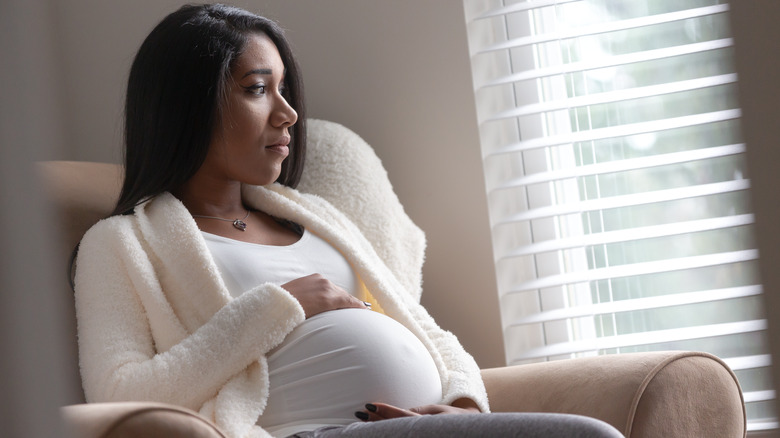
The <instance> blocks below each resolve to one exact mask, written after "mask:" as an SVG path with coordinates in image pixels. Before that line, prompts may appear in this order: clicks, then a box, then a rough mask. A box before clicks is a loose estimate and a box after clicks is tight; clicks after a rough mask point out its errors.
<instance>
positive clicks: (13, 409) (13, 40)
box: [0, 0, 75, 438]
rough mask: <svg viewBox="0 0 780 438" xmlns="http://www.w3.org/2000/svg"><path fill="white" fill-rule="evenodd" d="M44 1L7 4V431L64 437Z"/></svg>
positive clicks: (1, 71)
mask: <svg viewBox="0 0 780 438" xmlns="http://www.w3.org/2000/svg"><path fill="white" fill-rule="evenodd" d="M49 6H50V5H49V3H48V2H47V1H45V0H3V1H2V2H0V59H2V62H0V102H2V106H0V200H2V202H1V203H0V248H2V256H1V260H2V261H0V425H2V426H0V427H1V428H2V431H0V435H2V436H3V437H6V438H23V437H24V438H27V437H32V438H38V437H40V438H46V437H54V436H56V437H65V436H66V434H65V433H64V431H63V430H62V427H61V426H60V424H59V416H58V409H59V406H61V405H63V404H64V403H67V402H68V401H69V400H72V399H73V394H72V392H71V391H72V389H73V387H74V386H75V385H71V384H70V383H69V382H68V381H67V379H66V377H65V376H68V375H70V374H69V373H72V372H73V371H74V370H72V369H71V365H72V363H73V362H72V361H71V360H69V357H68V353H67V350H66V348H64V347H63V345H65V343H64V342H62V339H60V338H59V335H60V334H61V333H63V329H64V328H65V327H67V325H66V322H65V318H64V313H63V309H64V308H66V304H65V303H67V301H66V300H65V299H64V298H65V297H64V295H62V294H61V292H62V289H63V288H62V287H58V286H57V283H58V282H60V284H64V280H65V275H64V270H60V269H55V266H60V265H59V264H55V262H54V257H53V255H54V254H57V253H59V251H57V248H54V245H52V242H56V241H57V236H56V227H55V223H54V219H53V218H52V215H51V212H50V211H49V210H48V209H47V208H46V204H45V202H44V200H43V197H42V196H41V192H40V191H39V190H38V184H37V180H36V178H35V174H34V168H33V163H34V161H36V160H40V159H44V158H46V157H48V156H51V155H52V154H57V153H59V151H60V149H59V147H60V142H59V140H60V138H61V135H62V131H61V129H60V128H61V126H62V124H61V117H60V114H61V113H60V108H59V105H58V104H59V102H60V99H59V93H58V87H57V86H56V84H57V82H58V77H57V74H56V72H57V70H58V65H59V63H58V62H57V56H56V54H57V50H56V48H55V45H54V44H53V43H54V41H55V39H54V38H53V35H52V33H51V32H50V29H51V25H52V23H53V21H54V19H53V15H52V13H51V12H52V11H51V8H50V7H49Z"/></svg>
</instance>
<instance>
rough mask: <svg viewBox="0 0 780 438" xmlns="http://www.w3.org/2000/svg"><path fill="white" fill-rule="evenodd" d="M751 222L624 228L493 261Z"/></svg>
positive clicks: (746, 218)
mask: <svg viewBox="0 0 780 438" xmlns="http://www.w3.org/2000/svg"><path fill="white" fill-rule="evenodd" d="M754 221H755V218H754V216H753V215H752V214H741V215H734V216H723V217H715V218H708V219H700V220H695V221H685V222H675V223H669V224H661V225H652V226H648V227H634V228H625V229H621V230H615V231H606V232H602V233H592V234H585V235H581V236H574V237H567V238H559V239H552V240H544V241H541V242H534V243H531V244H528V245H522V246H520V247H518V248H516V249H514V250H512V251H509V252H507V253H505V254H503V255H500V256H498V257H497V258H496V261H502V260H506V259H509V258H513V257H522V256H530V255H535V254H542V253H545V252H551V251H561V250H565V249H572V248H587V247H589V246H594V245H606V244H610V243H619V242H633V241H637V240H644V239H654V238H659V237H669V236H677V235H681V234H690V233H699V232H702V231H712V230H721V229H726V228H733V227H741V226H745V225H751V224H753V222H754Z"/></svg>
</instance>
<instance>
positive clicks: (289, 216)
mask: <svg viewBox="0 0 780 438" xmlns="http://www.w3.org/2000/svg"><path fill="white" fill-rule="evenodd" d="M242 199H243V201H244V202H245V203H246V204H247V206H249V207H250V208H253V209H256V210H261V211H263V212H265V213H268V214H270V215H272V216H275V217H278V218H280V219H286V220H291V221H293V222H296V223H298V224H301V225H303V226H304V227H306V228H308V229H309V230H311V231H312V232H314V233H315V234H317V235H318V236H320V237H321V238H323V239H324V240H326V241H328V242H329V243H330V244H331V245H333V246H334V247H335V248H336V249H337V250H339V251H340V252H341V253H342V254H343V255H344V256H345V257H346V258H347V260H348V261H349V262H350V264H351V265H352V267H353V269H355V272H356V273H357V274H358V276H359V277H361V280H362V281H364V282H365V283H366V286H368V288H369V289H370V290H372V293H374V294H375V298H376V299H377V300H379V301H381V302H382V306H383V307H384V309H385V311H386V312H387V313H388V314H393V313H396V311H398V312H403V311H402V310H401V308H402V307H403V305H402V304H401V303H399V302H397V298H395V299H394V298H391V297H389V296H387V294H385V293H383V291H385V290H388V289H391V290H396V291H398V290H399V289H398V288H402V286H401V285H400V283H398V282H397V279H396V278H395V276H394V275H393V274H392V273H391V272H390V270H389V269H387V267H386V266H385V264H384V263H383V262H382V260H381V259H380V258H379V256H378V255H377V254H376V252H375V251H374V248H373V247H372V246H371V244H370V243H369V242H368V241H367V240H366V239H365V238H364V237H363V235H362V234H361V233H360V232H359V230H357V228H356V227H354V226H353V225H352V223H351V222H350V221H349V220H348V219H347V218H346V217H345V216H344V215H343V214H341V213H340V212H339V211H338V210H336V209H335V208H333V207H332V206H331V205H330V204H329V203H328V202H327V201H325V200H324V199H322V198H320V197H318V196H316V195H308V194H303V193H301V192H298V191H296V190H294V189H292V188H289V187H285V186H282V185H280V184H276V183H275V184H272V185H270V186H262V187H261V186H248V185H245V186H243V187H242ZM135 211H136V212H135V217H136V218H137V224H138V227H139V231H140V234H141V235H142V236H143V241H145V243H146V245H147V247H148V249H149V256H150V260H151V262H152V264H153V265H154V267H155V271H156V273H157V278H158V280H159V282H160V286H161V289H162V291H163V293H164V294H165V295H166V298H167V300H168V301H169V303H170V304H171V306H172V308H173V311H174V312H175V314H176V316H177V317H178V319H179V320H180V322H181V324H182V326H183V327H184V328H185V329H186V331H187V332H189V333H192V332H194V331H195V330H197V329H198V328H199V327H200V326H202V325H203V324H205V323H206V322H207V321H209V320H210V319H211V317H212V316H213V315H214V314H215V313H216V312H217V311H219V309H221V308H222V307H223V306H225V305H226V304H227V303H228V302H229V301H230V300H231V299H232V297H231V295H230V293H229V291H228V289H227V287H226V286H225V284H224V282H223V280H222V277H221V275H220V273H219V269H218V268H217V265H216V263H215V262H214V259H213V257H212V256H211V252H210V251H209V249H208V247H207V245H206V241H205V239H204V237H203V235H202V234H201V232H200V230H199V229H198V226H197V224H196V223H195V220H194V219H193V218H192V216H191V215H190V213H189V211H188V210H187V208H186V207H185V206H184V204H183V203H182V202H181V201H179V200H178V199H177V198H176V197H174V196H173V195H172V194H170V193H167V192H166V193H163V194H161V195H159V196H157V197H155V198H153V199H151V200H149V201H147V202H145V203H143V204H141V205H139V206H138V207H136V210H135ZM388 283H389V284H388ZM377 294H378V295H377ZM393 295H396V297H398V296H402V297H404V296H406V294H403V293H401V294H393ZM396 314H397V313H396ZM402 319H404V318H402Z"/></svg>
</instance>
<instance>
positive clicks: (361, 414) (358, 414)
mask: <svg viewBox="0 0 780 438" xmlns="http://www.w3.org/2000/svg"><path fill="white" fill-rule="evenodd" d="M355 416H356V417H358V419H359V420H363V421H366V420H368V414H366V413H365V412H360V411H358V412H355Z"/></svg>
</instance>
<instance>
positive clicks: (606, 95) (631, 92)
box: [484, 73, 737, 122]
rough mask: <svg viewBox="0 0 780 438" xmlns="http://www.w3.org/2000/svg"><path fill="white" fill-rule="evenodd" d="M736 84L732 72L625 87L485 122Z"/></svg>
mask: <svg viewBox="0 0 780 438" xmlns="http://www.w3.org/2000/svg"><path fill="white" fill-rule="evenodd" d="M736 82H737V75H736V74H735V73H728V74H724V75H718V76H707V77H703V78H696V79H689V80H687V81H678V82H671V83H665V84H659V85H648V86H645V87H637V88H628V89H624V90H617V91H608V92H603V93H594V94H587V95H584V96H577V97H572V98H569V99H562V100H550V101H545V102H540V103H534V104H529V105H522V106H519V107H517V108H513V109H511V110H507V111H503V112H500V113H497V114H495V115H493V116H489V117H488V118H487V119H485V120H484V122H492V121H496V120H503V119H510V118H515V117H522V116H529V115H533V114H540V113H546V112H550V111H560V110H569V109H572V108H579V107H583V106H589V105H602V104H605V103H617V102H624V101H628V100H635V99H642V98H646V97H655V96H662V95H665V94H673V93H681V92H685V91H694V90H701V89H704V88H711V87H716V86H719V85H726V84H732V83H736Z"/></svg>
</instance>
